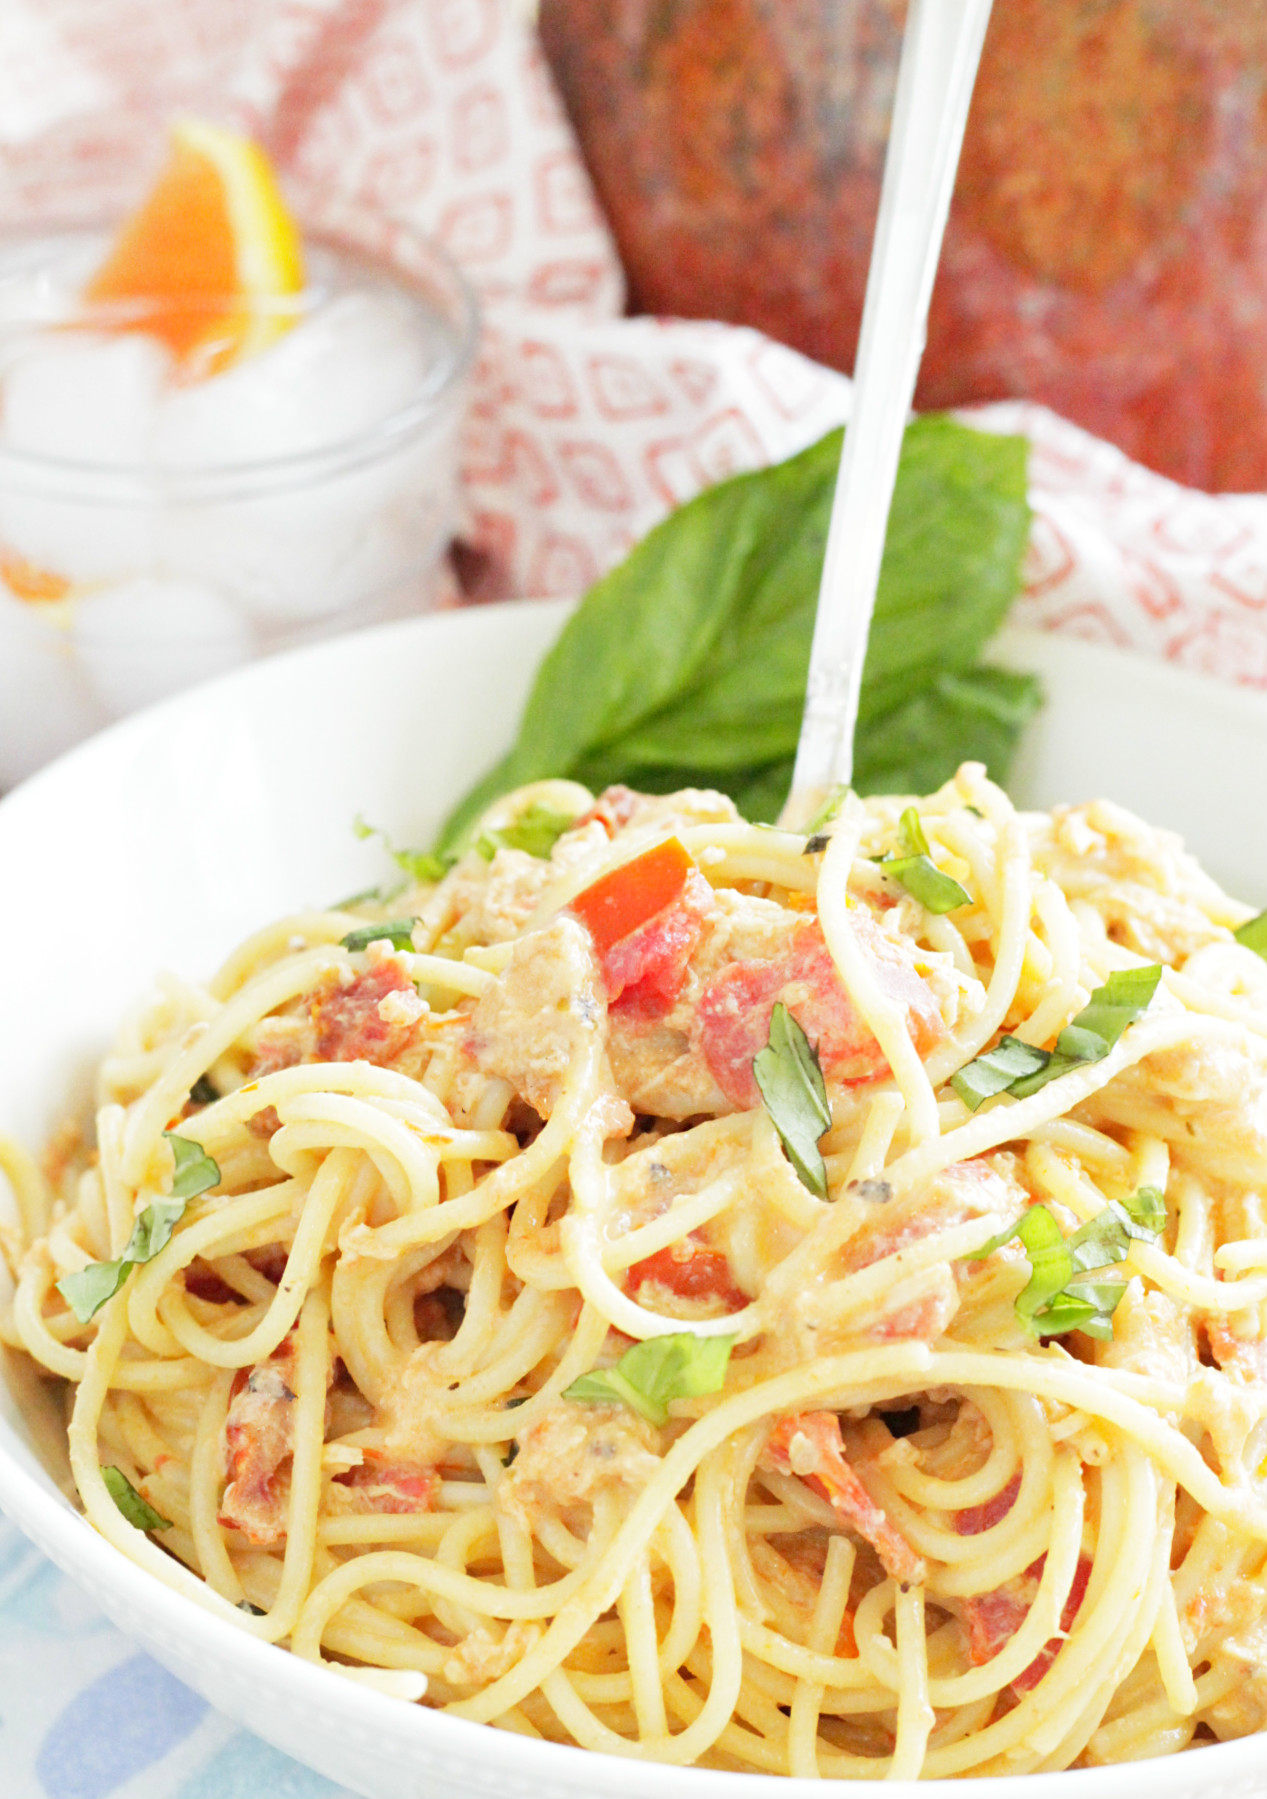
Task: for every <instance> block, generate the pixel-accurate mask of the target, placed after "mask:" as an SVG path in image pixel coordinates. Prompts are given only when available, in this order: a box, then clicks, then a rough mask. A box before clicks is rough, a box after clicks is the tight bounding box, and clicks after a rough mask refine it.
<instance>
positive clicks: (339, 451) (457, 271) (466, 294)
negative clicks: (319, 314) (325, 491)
mask: <svg viewBox="0 0 1267 1799" xmlns="http://www.w3.org/2000/svg"><path fill="white" fill-rule="evenodd" d="M347 216H349V215H344V217H340V216H339V215H337V214H336V215H334V216H332V217H330V218H328V219H327V221H326V223H325V224H324V226H323V224H322V222H321V221H320V220H318V221H317V222H315V223H314V224H313V226H312V227H311V228H310V229H305V230H304V241H305V245H306V246H307V245H312V246H314V247H316V248H328V249H331V250H334V251H338V250H340V249H342V250H345V251H346V250H349V249H350V250H359V251H360V252H361V253H362V254H364V255H366V256H367V257H369V258H370V259H372V260H373V259H377V260H380V261H381V262H382V265H383V267H384V269H385V271H386V272H387V273H389V274H391V275H392V276H393V277H394V278H395V279H396V280H397V282H398V283H399V285H400V286H401V287H402V288H403V289H404V290H405V291H406V292H407V293H409V294H410V295H411V297H414V298H418V299H421V298H423V295H424V290H423V289H422V287H421V282H422V280H423V279H425V277H424V276H421V275H417V274H415V273H413V271H411V269H410V268H409V267H407V266H404V265H400V264H398V263H396V262H394V261H393V260H391V259H390V257H389V256H381V257H377V258H375V256H374V253H373V252H371V251H369V250H367V249H366V248H365V247H364V246H363V245H358V244H356V243H355V242H353V241H352V240H351V239H350V238H349V237H348V236H347V235H346V229H347V226H346V223H345V219H346V217H347ZM375 224H376V226H379V227H381V228H382V229H383V230H384V232H385V233H386V235H387V237H388V238H389V241H390V243H391V244H392V245H395V244H398V243H400V242H401V241H402V240H403V241H404V242H406V243H408V244H409V245H410V247H411V249H412V250H413V251H414V252H415V253H417V252H421V258H422V262H423V264H424V265H428V264H429V265H430V267H429V268H427V275H430V274H431V273H433V272H434V273H437V274H438V275H439V276H440V281H439V283H438V284H437V286H438V288H439V289H440V291H441V292H442V294H443V300H444V302H445V304H446V311H445V315H444V316H445V320H446V323H447V324H449V325H450V327H451V328H452V330H453V332H454V336H455V341H454V343H453V344H452V346H451V347H449V348H447V349H446V350H445V352H444V353H442V354H441V355H440V356H438V357H437V358H436V360H435V362H434V363H433V364H432V366H431V367H430V368H428V370H427V371H426V374H425V375H424V377H423V379H422V381H421V382H420V383H419V385H418V387H417V388H416V389H415V391H414V393H413V394H412V396H411V398H410V399H409V400H408V401H407V403H406V404H404V405H403V406H398V407H397V408H396V409H395V410H394V411H392V412H389V413H387V414H386V415H385V416H384V417H383V418H381V419H378V420H376V421H375V422H374V423H373V424H372V425H368V426H365V427H363V428H362V429H360V430H358V431H355V432H353V433H352V434H351V435H350V436H348V437H342V438H338V439H335V440H334V441H333V442H331V443H328V444H319V445H316V446H314V447H312V448H310V449H305V450H298V451H293V452H288V453H287V454H285V455H280V456H264V457H252V458H250V459H247V460H245V461H235V462H208V463H189V464H184V465H181V466H178V467H171V468H164V467H162V466H160V465H159V464H157V463H153V462H142V463H101V462H91V461H82V460H78V459H76V458H71V457H62V456H46V455H37V454H34V453H32V452H30V451H27V450H14V449H11V448H9V447H7V446H6V445H5V444H3V443H2V442H0V486H3V485H4V484H5V483H6V481H7V480H8V479H9V478H10V477H14V478H15V479H16V481H17V484H18V487H19V490H20V491H22V492H23V493H24V494H26V495H28V496H35V497H38V498H39V499H41V500H75V501H79V502H81V503H87V504H89V505H113V506H118V505H129V506H152V505H155V504H161V503H163V502H165V501H175V502H181V503H186V504H188V503H190V502H194V501H198V500H224V499H229V498H251V497H254V496H255V495H257V494H267V493H275V492H277V491H285V490H289V489H292V488H299V487H302V486H310V485H314V484H316V483H318V482H321V481H325V480H329V479H332V478H334V477H335V476H338V475H341V474H344V473H345V472H348V471H351V470H354V469H357V468H361V467H364V466H366V465H367V464H371V463H374V462H376V461H378V460H379V459H380V458H382V457H384V456H388V455H390V454H391V453H392V451H393V450H394V449H395V448H397V447H398V446H399V445H401V444H403V443H404V442H406V441H407V440H408V439H409V438H410V437H411V436H413V435H414V434H415V433H416V432H418V431H419V430H421V429H422V428H424V427H425V426H426V425H427V424H429V423H430V422H431V421H432V420H433V419H435V418H437V417H438V416H440V414H441V411H442V408H443V405H444V402H445V401H446V400H448V399H449V398H450V397H451V396H452V395H453V394H454V393H455V392H456V391H457V390H458V388H459V387H460V386H461V383H462V381H463V379H464V378H465V376H466V375H467V374H468V372H469V370H470V368H471V365H472V363H473V361H474V359H475V352H476V348H477V346H478V343H479V337H480V330H481V324H482V320H481V315H480V308H479V303H478V301H477V299H476V296H475V291H474V288H473V287H472V285H471V282H470V281H469V279H468V278H467V276H466V274H465V273H464V272H463V270H462V269H461V268H460V267H459V266H458V264H457V263H456V262H455V261H454V259H453V257H452V256H450V254H449V253H448V251H447V250H445V249H444V248H443V247H442V245H441V244H440V243H439V242H438V241H437V240H436V239H435V238H434V237H432V236H431V235H430V234H429V233H427V232H424V231H420V230H418V228H417V227H416V226H414V225H413V224H411V223H410V222H409V221H408V220H406V219H402V218H400V217H398V216H395V215H384V214H379V215H376V218H375ZM102 225H103V220H102V218H101V216H100V215H99V214H98V215H95V216H92V217H84V216H83V215H78V216H77V215H75V214H70V215H67V216H59V217H56V218H54V219H50V220H48V221H46V222H45V224H44V225H43V226H42V227H41V225H40V224H39V223H38V222H33V223H31V224H29V225H24V226H23V227H22V228H21V229H13V230H5V231H4V232H2V233H0V253H2V252H3V251H5V250H6V249H9V248H11V247H15V246H17V245H19V244H20V243H21V242H22V241H23V240H25V239H29V240H32V241H34V240H35V239H36V238H37V237H38V235H39V233H40V231H41V229H42V230H43V231H44V232H45V233H46V234H52V233H53V232H61V233H69V232H74V231H86V230H100V229H101V228H102ZM341 227H342V228H343V231H342V233H341V229H340V228H341ZM446 286H447V288H448V289H449V291H448V292H447V293H444V292H443V289H444V288H445V287H446ZM19 323H20V321H19ZM24 474H25V475H26V476H27V477H28V478H27V480H26V481H23V480H22V476H23V475H24Z"/></svg>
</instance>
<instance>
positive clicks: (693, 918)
mask: <svg viewBox="0 0 1267 1799" xmlns="http://www.w3.org/2000/svg"><path fill="white" fill-rule="evenodd" d="M712 906H713V890H712V888H711V887H710V886H709V884H708V882H707V881H706V880H705V879H704V877H703V875H702V874H700V873H699V871H698V869H694V868H693V869H692V870H691V872H690V874H689V875H688V876H687V878H686V886H685V888H684V889H683V892H682V897H681V899H680V900H678V901H676V902H675V903H674V904H673V905H671V906H666V907H665V908H664V910H663V912H657V913H656V915H655V917H654V918H651V919H648V920H647V922H646V924H644V925H639V927H638V929H637V930H636V931H631V932H630V934H629V936H628V937H622V938H621V939H620V941H619V942H618V943H614V944H613V945H612V947H611V949H610V950H609V951H608V952H607V954H606V955H605V956H604V957H603V958H602V968H603V982H604V985H605V986H606V988H607V994H608V999H609V1001H610V1003H611V1007H612V1010H613V1011H619V1012H623V1013H625V1014H627V1015H631V1016H636V1017H639V1018H663V1017H664V1015H665V1013H666V1012H670V1011H672V1009H673V1006H674V1004H675V1003H676V1001H677V997H678V995H679V994H680V993H681V991H682V987H683V984H684V982H685V980H686V969H687V964H688V963H689V962H690V959H691V957H692V955H693V954H694V952H695V946H696V944H697V943H698V942H699V940H700V935H701V933H702V932H703V929H704V919H705V917H706V916H707V914H708V913H709V912H710V911H711V910H712Z"/></svg>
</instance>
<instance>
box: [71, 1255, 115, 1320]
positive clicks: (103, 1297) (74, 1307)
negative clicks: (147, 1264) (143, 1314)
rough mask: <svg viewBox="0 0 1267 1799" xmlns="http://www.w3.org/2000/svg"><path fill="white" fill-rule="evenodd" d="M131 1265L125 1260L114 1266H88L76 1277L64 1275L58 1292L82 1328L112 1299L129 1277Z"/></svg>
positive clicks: (98, 1264)
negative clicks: (82, 1325)
mask: <svg viewBox="0 0 1267 1799" xmlns="http://www.w3.org/2000/svg"><path fill="white" fill-rule="evenodd" d="M131 1266H132V1263H131V1262H129V1261H128V1260H127V1258H126V1257H125V1256H120V1257H119V1259H118V1261H115V1262H89V1264H88V1266H87V1267H86V1268H81V1269H80V1270H79V1272H78V1273H77V1274H66V1275H63V1276H62V1278H61V1280H59V1281H58V1283H57V1291H58V1292H59V1293H60V1294H61V1296H62V1298H63V1299H64V1300H65V1301H66V1304H67V1305H68V1306H69V1307H70V1309H71V1311H72V1312H73V1313H74V1314H75V1316H76V1318H78V1320H79V1322H80V1323H81V1324H87V1322H88V1320H89V1319H90V1318H93V1317H95V1316H96V1314H97V1313H98V1312H99V1311H100V1310H101V1308H102V1306H103V1305H104V1304H105V1303H106V1301H107V1300H108V1299H113V1298H114V1296H115V1294H116V1293H117V1292H118V1291H119V1288H120V1287H121V1286H122V1285H123V1283H124V1281H125V1280H126V1279H127V1277H128V1270H129V1269H130V1268H131Z"/></svg>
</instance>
